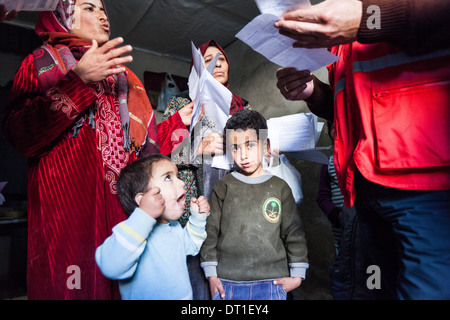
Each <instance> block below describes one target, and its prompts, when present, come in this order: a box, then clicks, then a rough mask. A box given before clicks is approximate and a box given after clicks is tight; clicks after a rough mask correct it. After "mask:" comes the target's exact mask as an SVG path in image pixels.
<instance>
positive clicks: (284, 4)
mask: <svg viewBox="0 0 450 320" xmlns="http://www.w3.org/2000/svg"><path fill="white" fill-rule="evenodd" d="M256 3H257V5H258V7H259V9H260V11H261V14H260V15H258V16H257V17H256V18H254V19H253V20H252V21H251V22H250V23H248V24H247V25H246V26H245V27H244V28H243V29H242V30H241V31H239V33H238V34H236V37H237V38H238V39H240V40H241V41H243V42H244V43H246V44H247V45H249V46H250V47H251V48H252V49H253V50H255V51H257V52H259V53H260V54H262V55H263V56H265V57H266V58H267V59H269V60H270V61H271V62H273V63H275V64H277V65H279V66H281V67H294V68H296V69H297V70H310V71H315V70H317V69H319V68H321V67H324V66H326V65H329V64H331V63H334V62H336V61H337V60H339V57H337V56H335V55H334V54H332V53H330V52H329V51H328V50H326V49H322V48H319V49H306V48H294V47H293V46H292V45H293V43H294V42H295V41H294V40H293V39H291V38H289V37H286V36H283V35H281V34H280V33H279V31H278V29H277V28H275V27H274V23H275V22H276V21H278V20H279V19H280V16H281V15H282V14H283V13H284V12H286V11H288V10H292V9H297V8H299V7H305V6H310V2H309V0H278V1H276V0H257V1H256Z"/></svg>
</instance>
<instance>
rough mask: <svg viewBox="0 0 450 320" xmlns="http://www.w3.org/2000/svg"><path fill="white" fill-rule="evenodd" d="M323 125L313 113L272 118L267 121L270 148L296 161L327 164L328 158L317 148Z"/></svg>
mask: <svg viewBox="0 0 450 320" xmlns="http://www.w3.org/2000/svg"><path fill="white" fill-rule="evenodd" d="M323 125H324V123H323V122H318V121H317V116H316V115H314V114H312V113H297V114H292V115H287V116H282V117H277V118H270V119H268V120H267V128H268V135H269V139H270V147H271V148H272V149H278V150H280V151H281V152H286V153H289V155H290V156H291V157H293V158H296V159H303V160H309V161H313V162H318V163H324V164H327V163H328V158H327V156H326V155H325V154H323V153H322V152H320V151H318V150H320V149H321V148H316V145H317V142H318V141H319V138H320V133H321V132H322V128H323ZM325 149H328V148H325Z"/></svg>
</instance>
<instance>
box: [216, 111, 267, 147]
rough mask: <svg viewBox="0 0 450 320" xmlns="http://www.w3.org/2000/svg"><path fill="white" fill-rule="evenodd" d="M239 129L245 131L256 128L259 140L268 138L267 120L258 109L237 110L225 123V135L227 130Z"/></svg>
mask: <svg viewBox="0 0 450 320" xmlns="http://www.w3.org/2000/svg"><path fill="white" fill-rule="evenodd" d="M239 129H241V130H244V131H245V130H247V129H254V130H255V131H256V135H257V137H258V139H259V140H263V141H264V140H266V139H267V121H266V119H264V117H263V116H262V115H261V114H260V113H259V112H258V111H255V110H248V109H247V110H239V111H236V112H235V113H234V114H233V115H232V116H231V118H230V119H228V121H227V123H226V124H225V128H224V136H225V137H226V136H227V130H228V131H229V130H239ZM260 135H262V136H260Z"/></svg>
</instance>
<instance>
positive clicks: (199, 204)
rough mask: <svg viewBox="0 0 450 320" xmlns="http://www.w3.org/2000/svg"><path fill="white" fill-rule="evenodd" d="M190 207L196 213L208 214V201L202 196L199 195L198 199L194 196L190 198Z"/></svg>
mask: <svg viewBox="0 0 450 320" xmlns="http://www.w3.org/2000/svg"><path fill="white" fill-rule="evenodd" d="M191 208H192V209H193V210H195V211H197V212H198V213H201V214H208V213H209V203H208V200H206V198H205V197H204V196H200V197H199V198H198V199H197V198H195V197H192V198H191Z"/></svg>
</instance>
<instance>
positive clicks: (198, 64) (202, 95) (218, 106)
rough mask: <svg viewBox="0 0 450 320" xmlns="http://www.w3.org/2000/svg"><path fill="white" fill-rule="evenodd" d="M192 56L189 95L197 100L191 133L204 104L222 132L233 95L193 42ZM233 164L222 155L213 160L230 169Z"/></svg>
mask: <svg viewBox="0 0 450 320" xmlns="http://www.w3.org/2000/svg"><path fill="white" fill-rule="evenodd" d="M192 58H193V62H194V63H193V67H192V70H191V73H190V75H189V80H188V86H189V97H190V98H191V100H195V104H194V109H193V111H192V118H191V126H190V130H191V133H192V130H193V128H194V126H195V124H196V123H197V121H198V119H199V116H200V114H201V112H202V105H203V107H204V108H205V115H207V116H208V117H209V118H210V119H211V120H212V121H214V123H215V124H216V127H217V129H218V130H219V131H220V132H222V131H223V128H224V127H225V124H226V122H227V120H228V118H229V116H230V105H231V99H232V96H233V95H232V93H231V91H230V90H228V88H227V87H225V86H224V85H223V84H221V83H220V82H219V81H217V80H216V79H215V78H214V77H213V75H212V72H213V70H214V68H213V67H211V68H206V66H205V60H204V59H203V56H202V54H201V52H200V50H199V49H197V48H196V47H195V45H194V44H193V43H192ZM217 58H218V55H217V56H216V57H215V58H214V59H213V61H211V62H210V64H209V66H211V65H213V66H215V61H217ZM208 69H210V70H208ZM231 165H232V163H230V160H229V159H227V157H226V156H222V155H216V156H215V157H214V159H213V162H212V166H213V167H216V168H222V169H229V168H231Z"/></svg>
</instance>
